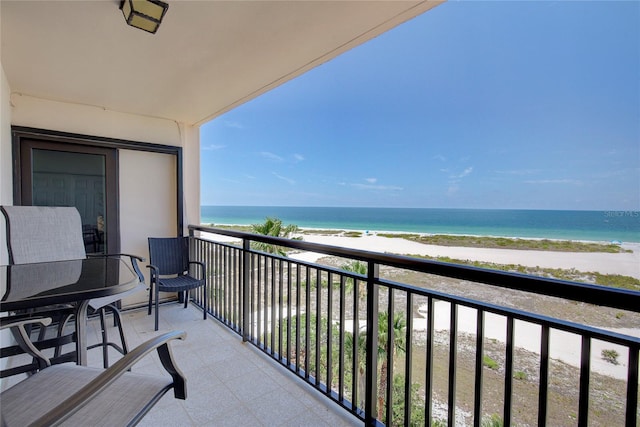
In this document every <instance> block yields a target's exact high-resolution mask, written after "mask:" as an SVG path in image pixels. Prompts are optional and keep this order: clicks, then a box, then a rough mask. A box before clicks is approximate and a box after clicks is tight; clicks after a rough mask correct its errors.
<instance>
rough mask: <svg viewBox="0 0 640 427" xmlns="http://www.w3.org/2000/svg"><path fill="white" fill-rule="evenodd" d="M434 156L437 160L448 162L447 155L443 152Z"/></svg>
mask: <svg viewBox="0 0 640 427" xmlns="http://www.w3.org/2000/svg"><path fill="white" fill-rule="evenodd" d="M433 158H434V159H435V160H440V161H441V162H446V161H447V158H446V157H445V156H443V155H442V154H436V155H435V156H433Z"/></svg>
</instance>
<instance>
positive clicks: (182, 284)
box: [158, 275, 204, 292]
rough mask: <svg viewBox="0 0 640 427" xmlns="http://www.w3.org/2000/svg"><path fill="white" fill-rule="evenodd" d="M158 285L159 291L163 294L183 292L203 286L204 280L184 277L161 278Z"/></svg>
mask: <svg viewBox="0 0 640 427" xmlns="http://www.w3.org/2000/svg"><path fill="white" fill-rule="evenodd" d="M158 284H159V286H158V289H159V290H161V291H162V292H181V291H188V290H190V289H194V288H197V287H199V286H203V285H204V280H200V279H196V278H195V277H192V276H189V275H184V276H178V277H171V278H161V279H159V280H158Z"/></svg>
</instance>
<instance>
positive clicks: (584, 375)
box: [89, 226, 640, 426]
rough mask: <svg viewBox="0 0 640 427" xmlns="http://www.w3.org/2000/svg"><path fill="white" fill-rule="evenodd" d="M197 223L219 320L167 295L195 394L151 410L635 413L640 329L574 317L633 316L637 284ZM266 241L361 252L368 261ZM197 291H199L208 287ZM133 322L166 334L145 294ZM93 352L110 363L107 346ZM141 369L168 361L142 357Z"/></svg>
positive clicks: (150, 421)
mask: <svg viewBox="0 0 640 427" xmlns="http://www.w3.org/2000/svg"><path fill="white" fill-rule="evenodd" d="M190 233H191V235H192V236H193V237H192V240H191V248H190V250H191V251H192V256H193V257H195V258H197V259H199V260H202V261H204V262H206V263H207V265H208V266H209V267H208V275H209V277H208V280H209V284H210V292H209V295H208V296H209V301H208V307H209V310H210V314H211V317H212V318H214V319H215V320H207V321H203V320H202V318H201V312H200V311H199V310H198V309H195V308H193V307H189V308H188V309H183V308H182V305H181V304H165V305H162V306H161V307H160V310H161V315H160V321H161V323H160V331H159V332H157V333H161V332H162V331H167V330H174V329H180V330H185V331H187V334H188V337H187V340H186V341H184V342H176V343H175V345H174V353H175V354H176V358H177V360H178V362H179V365H180V367H181V368H182V369H183V370H184V372H185V374H186V376H187V378H188V381H189V382H188V399H187V400H186V401H178V400H175V399H173V398H172V397H171V396H166V397H164V398H163V400H162V401H161V402H160V403H159V404H158V405H156V407H154V409H153V410H152V411H151V412H150V413H149V414H148V415H147V417H146V418H145V419H144V420H143V423H142V424H143V425H174V424H175V425H227V424H228V425H234V426H235V425H331V426H348V425H362V424H363V423H364V424H365V425H381V424H387V425H427V424H428V425H438V426H439V425H449V426H454V425H455V426H462V425H474V426H480V425H484V424H483V423H485V422H486V421H487V420H493V421H495V423H494V424H492V425H504V426H509V425H554V426H558V425H579V426H587V425H627V426H635V425H637V423H638V419H639V410H638V409H639V408H638V380H639V378H638V365H639V357H638V356H639V353H640V338H638V337H636V336H631V335H627V334H626V333H627V331H625V330H621V329H618V330H614V329H612V328H609V327H606V328H604V327H595V326H593V325H591V324H586V323H588V322H581V321H578V320H577V319H580V320H581V319H594V318H595V319H619V320H620V319H622V320H621V322H623V323H624V324H626V325H635V327H634V328H635V330H636V331H637V328H638V326H637V325H638V324H640V317H639V316H638V312H639V311H640V292H637V291H631V290H623V289H613V288H606V287H601V286H595V285H587V284H582V283H575V282H566V281H560V280H555V279H548V278H542V277H533V276H526V275H521V274H515V273H505V272H498V271H491V270H484V269H478V268H473V267H466V266H460V265H453V264H446V263H440V262H434V261H426V260H420V259H417V258H409V257H402V256H395V255H387V254H381V253H373V252H366V251H360V250H353V249H347V248H342V247H334V246H325V245H319V244H314V243H309V242H304V241H296V240H287V239H281V238H274V237H268V236H258V235H254V234H248V233H242V232H237V231H230V230H222V229H212V228H208V227H198V226H191V227H190ZM204 233H206V235H205V234H204ZM205 236H206V238H205ZM216 236H217V237H222V238H220V239H218V238H217V237H216ZM256 242H259V243H262V244H266V245H272V246H277V247H280V248H287V249H289V250H294V251H295V250H297V251H310V252H315V253H319V254H323V255H327V256H331V257H334V258H335V257H338V259H339V260H341V261H353V260H356V261H360V262H362V263H364V265H366V273H355V272H351V271H346V270H344V269H342V268H339V265H338V264H336V265H334V266H332V265H330V263H329V264H327V263H326V262H325V261H324V260H319V261H318V263H309V262H306V261H302V260H297V259H296V258H295V256H291V257H284V256H280V255H277V254H274V253H269V252H265V250H268V248H269V246H262V247H261V249H262V250H257V249H256V248H255V246H254V245H252V243H256ZM340 265H342V263H340ZM403 274H404V275H403ZM398 277H404V278H405V279H406V280H405V282H407V283H404V282H400V281H397V280H393V279H392V278H398ZM479 289H481V290H482V292H480V291H479ZM192 297H194V303H195V304H199V305H202V303H203V298H204V295H202V293H196V294H195V295H192ZM541 302H545V304H540V303H541ZM92 322H95V321H92ZM614 323H615V322H614ZM125 325H126V327H127V336H128V339H129V343H130V345H131V346H135V345H137V344H139V343H141V342H143V341H145V340H146V339H148V338H149V337H150V336H151V335H152V334H155V333H154V332H152V331H153V318H152V317H151V316H147V314H146V310H145V309H142V310H141V309H138V310H130V311H127V312H125ZM92 326H93V328H94V329H93V330H92V332H91V333H92V334H95V337H90V342H93V341H97V340H98V335H97V334H98V329H97V322H95V323H93V324H92ZM370 326H372V327H370ZM354 331H357V332H355V333H354ZM374 343H375V344H374ZM389 349H393V350H389ZM89 356H90V358H92V360H90V364H95V365H96V366H100V365H101V357H100V352H99V351H91V352H89ZM135 370H136V371H140V372H149V373H152V372H158V373H160V372H161V368H160V366H159V364H158V362H157V361H146V360H145V361H144V362H143V363H142V364H140V365H137V366H136V368H135ZM389 402H391V404H389ZM425 402H428V404H425ZM387 420H389V421H387ZM425 420H428V421H425Z"/></svg>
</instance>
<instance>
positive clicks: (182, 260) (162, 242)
mask: <svg viewBox="0 0 640 427" xmlns="http://www.w3.org/2000/svg"><path fill="white" fill-rule="evenodd" d="M149 263H150V265H148V266H147V267H148V268H149V270H150V272H151V280H150V286H151V288H150V289H149V311H148V314H149V315H151V306H152V305H153V299H154V298H155V330H156V331H157V330H158V307H159V299H160V292H183V293H184V294H183V297H184V307H185V308H187V303H188V302H189V291H190V290H191V289H196V288H199V287H200V286H203V287H204V309H203V316H202V318H203V319H206V318H207V280H206V278H207V269H206V266H205V265H204V263H202V262H197V261H190V260H189V238H188V237H160V238H158V237H149ZM192 266H198V267H199V268H198V270H199V274H198V275H197V276H198V277H195V275H191V272H190V269H191V267H192Z"/></svg>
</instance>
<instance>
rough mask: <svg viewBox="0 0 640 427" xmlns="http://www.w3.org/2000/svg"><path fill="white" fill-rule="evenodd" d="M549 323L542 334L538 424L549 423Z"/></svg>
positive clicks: (543, 328) (543, 326) (543, 327)
mask: <svg viewBox="0 0 640 427" xmlns="http://www.w3.org/2000/svg"><path fill="white" fill-rule="evenodd" d="M549 332H550V330H549V325H542V329H541V334H540V384H539V391H538V425H539V426H544V425H547V401H548V399H547V395H548V392H549Z"/></svg>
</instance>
